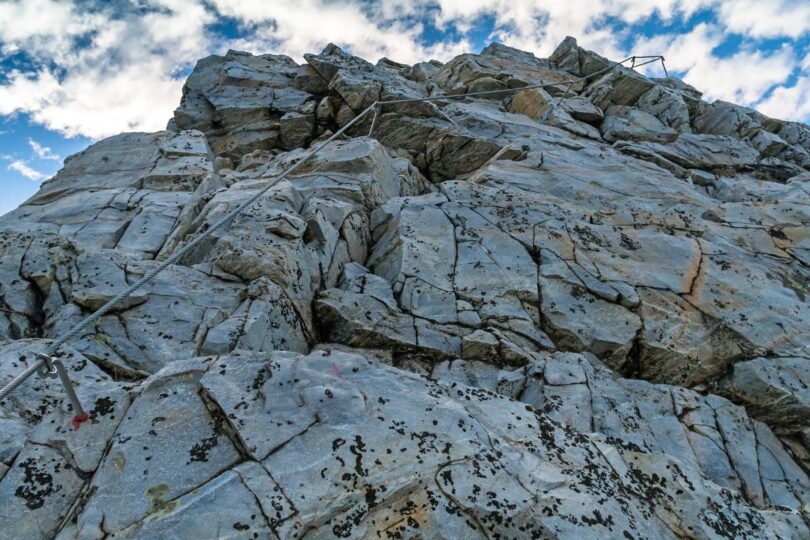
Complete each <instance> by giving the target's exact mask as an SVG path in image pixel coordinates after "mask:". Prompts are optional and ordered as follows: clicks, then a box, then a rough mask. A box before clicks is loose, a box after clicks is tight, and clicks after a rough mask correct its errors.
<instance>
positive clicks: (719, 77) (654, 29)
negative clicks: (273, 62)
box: [0, 0, 810, 214]
mask: <svg viewBox="0 0 810 540" xmlns="http://www.w3.org/2000/svg"><path fill="white" fill-rule="evenodd" d="M566 35H573V36H574V37H576V38H577V39H578V40H579V42H580V44H581V45H583V46H585V47H588V48H590V49H593V50H595V51H597V52H600V53H601V54H604V55H605V56H608V57H613V58H618V57H625V56H628V55H630V54H638V55H642V54H663V55H664V56H665V57H666V59H667V67H668V68H669V71H670V73H671V74H673V73H674V74H676V75H678V76H680V77H682V78H683V79H684V80H686V81H687V82H689V83H690V84H692V85H694V86H696V87H697V88H698V89H700V90H702V91H703V92H704V93H705V97H706V98H707V99H709V100H713V99H725V100H729V101H734V102H737V103H742V104H745V105H750V106H755V107H757V108H758V109H760V110H761V111H763V112H765V113H766V114H769V115H771V116H774V117H778V118H787V119H795V120H802V121H808V120H810V1H808V0H644V1H640V0H572V1H569V2H560V1H559V0H411V1H408V0H388V1H379V0H349V1H344V2H335V1H328V0H265V1H261V2H260V1H250V0H107V1H103V2H102V1H93V0H0V189H1V190H0V194H2V196H0V214H2V213H5V212H7V211H9V210H11V209H12V208H14V207H16V206H17V205H19V204H20V203H21V202H22V201H23V200H25V199H26V198H27V197H29V196H30V195H32V194H33V193H34V192H35V191H36V190H37V189H38V186H39V184H40V183H41V181H42V180H43V179H45V178H48V177H50V176H52V175H53V174H54V173H55V172H56V171H57V170H58V169H59V168H60V167H61V165H62V160H63V158H64V157H66V156H68V155H70V154H72V153H75V152H77V151H80V150H81V149H83V148H85V147H86V146H87V145H88V144H90V143H92V142H93V141H94V140H98V139H100V138H103V137H106V136H109V135H112V134H115V133H119V132H121V131H157V130H160V129H162V128H163V127H164V126H165V124H166V121H167V120H168V119H169V118H170V117H171V115H172V111H173V109H174V108H175V107H176V106H177V104H178V103H179V100H180V95H181V89H182V85H183V81H184V79H185V77H186V76H187V75H188V73H189V72H190V70H191V68H192V67H193V65H194V62H195V61H196V59H198V58H201V57H203V56H205V55H207V54H217V53H219V54H221V53H224V52H225V51H227V50H228V49H229V48H234V49H240V50H247V51H250V52H254V53H267V52H272V53H283V54H288V55H290V56H292V57H293V58H294V59H296V60H297V61H299V62H301V61H302V60H303V58H302V57H303V54H304V53H306V52H314V51H319V50H320V49H321V48H322V47H323V46H324V45H325V44H326V43H327V42H330V41H332V42H335V43H337V44H339V45H341V46H343V47H345V48H347V49H348V50H350V51H351V52H353V53H354V54H357V55H360V56H362V57H364V58H366V59H368V60H371V61H376V60H377V59H378V58H380V57H382V56H387V57H389V58H391V59H393V60H397V61H400V62H406V63H412V62H416V61H420V60H426V59H429V58H435V59H438V60H442V61H446V60H449V59H450V58H452V57H453V56H455V55H457V54H460V53H462V52H469V51H473V52H477V51H479V50H480V49H481V48H483V47H484V46H486V45H487V44H488V43H490V42H491V41H499V42H502V43H506V44H507V45H512V46H515V47H518V48H521V49H525V50H529V51H532V52H534V53H535V54H536V55H538V56H548V55H549V54H550V53H551V51H552V50H553V49H554V47H555V46H556V44H557V43H559V42H560V41H561V40H562V39H563V38H564V37H565V36H566ZM646 69H649V70H650V71H649V73H650V74H653V75H659V74H660V72H658V71H656V70H660V68H659V67H658V66H654V65H650V66H649V67H648V68H646Z"/></svg>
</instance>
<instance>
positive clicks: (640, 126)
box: [601, 105, 678, 143]
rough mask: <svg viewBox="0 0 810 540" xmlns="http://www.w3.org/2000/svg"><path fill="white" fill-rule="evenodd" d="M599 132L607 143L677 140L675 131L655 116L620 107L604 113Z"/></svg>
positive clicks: (638, 110)
mask: <svg viewBox="0 0 810 540" xmlns="http://www.w3.org/2000/svg"><path fill="white" fill-rule="evenodd" d="M601 130H602V137H603V138H604V139H605V140H606V141H608V142H614V141H616V140H623V141H652V142H657V143H667V142H672V141H674V140H675V139H677V138H678V133H677V132H675V130H673V129H671V128H668V127H667V126H665V125H664V124H663V123H662V122H661V121H659V120H658V119H657V118H656V117H655V116H653V115H651V114H648V113H645V112H644V111H642V110H640V109H634V108H632V107H626V106H622V105H614V106H612V107H610V108H608V110H607V111H605V119H604V120H603V121H602V126H601Z"/></svg>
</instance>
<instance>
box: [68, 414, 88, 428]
mask: <svg viewBox="0 0 810 540" xmlns="http://www.w3.org/2000/svg"><path fill="white" fill-rule="evenodd" d="M88 420H90V415H89V414H87V413H84V414H78V415H76V416H74V417H73V420H71V421H70V425H71V426H73V429H79V426H81V425H82V424H84V423H85V422H87V421H88Z"/></svg>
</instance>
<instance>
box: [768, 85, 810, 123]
mask: <svg viewBox="0 0 810 540" xmlns="http://www.w3.org/2000/svg"><path fill="white" fill-rule="evenodd" d="M808 96H810V77H800V78H799V79H798V81H797V82H796V84H794V85H793V86H791V87H785V86H779V87H778V88H776V89H775V90H774V91H773V93H772V94H771V95H770V96H769V97H768V98H767V99H765V100H764V101H762V102H761V103H759V104H757V109H759V110H760V111H761V112H763V113H764V114H767V115H769V116H772V117H774V118H785V119H796V118H810V99H809V98H808Z"/></svg>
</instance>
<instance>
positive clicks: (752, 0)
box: [718, 0, 810, 38]
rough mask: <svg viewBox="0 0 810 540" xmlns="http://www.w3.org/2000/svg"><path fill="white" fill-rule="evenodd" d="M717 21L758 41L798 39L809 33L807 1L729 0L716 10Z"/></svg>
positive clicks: (809, 10) (809, 5)
mask: <svg viewBox="0 0 810 540" xmlns="http://www.w3.org/2000/svg"><path fill="white" fill-rule="evenodd" d="M718 12H719V13H718V15H719V19H720V20H721V21H722V22H723V24H724V25H725V26H726V27H727V28H728V29H729V30H730V31H732V32H736V33H738V34H743V35H746V36H751V37H757V38H774V37H781V36H787V37H791V38H798V37H800V36H802V35H803V34H806V33H807V32H808V31H810V3H808V2H807V0H768V1H767V2H763V1H762V0H728V1H725V2H721V3H720V4H719V8H718Z"/></svg>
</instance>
